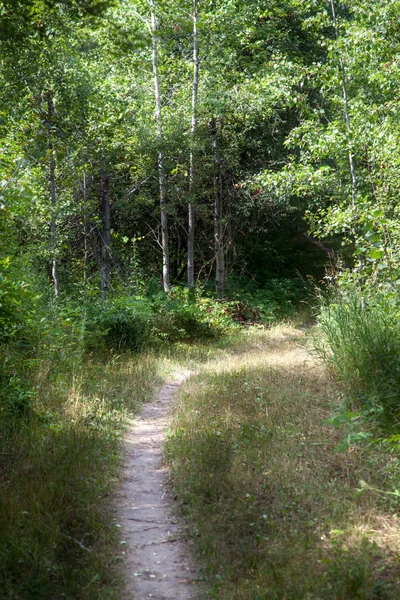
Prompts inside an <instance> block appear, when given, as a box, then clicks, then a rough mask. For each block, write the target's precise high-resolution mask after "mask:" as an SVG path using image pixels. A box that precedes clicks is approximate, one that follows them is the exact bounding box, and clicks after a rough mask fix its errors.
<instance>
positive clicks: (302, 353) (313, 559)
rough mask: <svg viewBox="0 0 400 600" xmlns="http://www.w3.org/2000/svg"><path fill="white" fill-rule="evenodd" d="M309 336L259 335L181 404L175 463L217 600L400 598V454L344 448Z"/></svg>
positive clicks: (329, 388)
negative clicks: (398, 488) (399, 480)
mask: <svg viewBox="0 0 400 600" xmlns="http://www.w3.org/2000/svg"><path fill="white" fill-rule="evenodd" d="M303 342H304V334H303V333H302V332H299V331H298V330H294V329H292V328H290V327H289V326H285V327H278V328H274V329H272V330H270V331H268V332H265V331H258V332H257V331H256V332H249V333H248V335H247V339H244V340H242V341H240V342H239V343H238V344H237V346H236V347H235V346H232V347H230V348H228V350H227V351H226V352H221V353H220V355H219V357H217V358H216V359H214V360H210V361H209V362H208V363H206V364H205V365H204V366H203V369H202V370H201V372H200V373H199V374H198V375H197V376H195V377H193V378H192V379H190V380H189V381H188V382H187V383H186V384H185V386H184V390H183V392H182V395H181V397H180V401H179V402H178V404H177V406H176V411H175V419H174V425H173V430H172V434H171V437H170V440H169V444H168V452H169V461H170V464H171V469H172V475H173V481H174V485H175V488H176V490H177V492H178V494H179V496H180V498H181V500H182V506H183V508H184V510H185V511H186V512H187V513H188V515H189V516H190V519H191V522H192V524H193V529H194V531H195V533H196V536H197V539H198V542H199V544H198V547H199V552H200V554H202V555H203V557H204V559H205V563H206V565H207V569H208V574H209V576H208V582H209V594H210V595H209V597H216V598H224V599H231V598H232V599H233V598H238V599H251V600H256V599H259V600H261V599H265V600H267V599H268V600H270V599H274V598H276V599H278V598H279V599H283V598H285V599H292V598H293V599H302V598H310V599H311V598H313V599H314V598H315V599H317V598H323V599H325V598H335V599H336V598H337V599H342V598H343V599H348V600H350V599H353V598H362V599H364V598H365V599H367V598H368V599H373V598H398V597H399V592H398V586H399V585H400V565H399V561H398V555H399V550H400V538H399V536H400V522H399V521H400V520H399V521H398V520H397V516H396V512H397V511H398V500H397V498H395V497H393V496H390V495H387V494H386V493H385V491H387V490H389V489H390V485H391V482H393V480H394V479H395V477H396V474H398V472H399V470H398V465H397V461H396V460H394V459H393V458H391V457H390V456H389V455H384V454H383V453H382V451H379V450H374V451H373V450H371V449H369V450H366V449H362V448H359V447H354V446H353V447H351V448H350V449H349V450H348V451H346V452H344V453H338V452H335V451H334V449H335V447H336V446H337V444H338V443H339V442H340V440H341V436H342V435H343V432H338V431H336V430H334V429H333V428H332V427H331V426H324V425H323V422H324V421H325V420H326V419H327V418H328V417H330V416H332V414H333V412H334V411H335V409H336V407H337V399H336V390H335V386H334V384H333V382H332V380H331V379H330V377H329V375H328V374H327V372H326V371H325V370H324V369H323V368H322V367H321V366H320V365H318V364H317V363H316V362H315V361H314V360H313V358H312V357H311V356H310V355H309V354H308V353H307V351H306V350H305V349H304V344H303ZM360 481H364V482H366V484H367V485H365V484H364V490H363V491H359V490H360V489H361V487H362V486H361V485H360ZM368 486H369V487H370V488H374V489H376V490H381V491H380V492H376V491H371V490H368V489H366V488H367V487H368Z"/></svg>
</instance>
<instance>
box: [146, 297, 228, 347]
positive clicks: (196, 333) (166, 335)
mask: <svg viewBox="0 0 400 600" xmlns="http://www.w3.org/2000/svg"><path fill="white" fill-rule="evenodd" d="M152 307H153V311H154V317H153V326H152V335H153V339H154V338H156V339H161V340H168V341H170V342H174V341H181V340H194V339H210V338H215V337H218V336H219V335H222V334H223V333H225V332H227V331H228V330H231V329H232V328H233V327H234V323H233V321H232V318H231V317H230V316H229V314H228V313H229V311H228V310H227V308H228V304H227V303H223V302H216V301H215V300H213V299H212V298H207V297H205V296H202V294H201V291H196V292H195V293H194V294H193V297H190V293H189V292H188V290H187V289H185V288H174V289H173V290H172V291H171V293H170V294H169V295H168V296H165V295H163V296H159V297H156V298H155V299H153V302H152Z"/></svg>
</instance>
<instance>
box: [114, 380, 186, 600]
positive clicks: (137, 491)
mask: <svg viewBox="0 0 400 600" xmlns="http://www.w3.org/2000/svg"><path fill="white" fill-rule="evenodd" d="M187 377H188V374H187V373H180V374H179V376H177V377H175V379H174V380H172V381H169V382H167V383H165V384H164V385H163V387H162V388H161V390H160V391H159V392H158V394H157V396H156V398H155V399H154V400H153V402H151V403H149V404H147V405H146V406H145V407H144V409H143V411H142V413H141V414H140V416H139V417H138V418H137V419H135V421H133V422H132V423H131V424H130V426H129V429H128V432H127V435H126V440H125V441H126V461H125V467H124V473H123V481H122V486H121V491H120V498H119V504H118V518H119V524H120V526H121V532H122V536H121V537H122V541H123V543H124V544H126V545H125V574H126V591H125V594H124V600H134V599H135V600H148V599H149V598H152V599H153V600H169V599H171V600H172V599H176V600H190V599H193V598H194V597H195V585H194V579H195V569H194V567H193V564H192V562H191V551H190V549H189V547H188V545H187V543H186V541H185V540H184V537H183V535H182V527H181V525H180V523H179V522H178V519H177V517H176V515H175V514H174V510H173V501H172V500H171V498H170V495H169V492H168V488H167V483H168V472H167V470H166V468H165V467H164V465H163V446H164V440H165V430H166V428H167V426H168V422H169V406H170V403H171V401H172V399H173V398H174V396H175V395H176V393H177V391H178V389H179V387H180V386H181V384H182V383H183V382H184V380H185V379H186V378H187Z"/></svg>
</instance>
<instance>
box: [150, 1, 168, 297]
mask: <svg viewBox="0 0 400 600" xmlns="http://www.w3.org/2000/svg"><path fill="white" fill-rule="evenodd" d="M149 5H150V9H151V38H152V49H153V53H152V57H153V73H154V95H155V104H156V111H155V114H156V122H157V137H158V180H159V188H160V210H161V246H162V255H163V287H164V291H165V292H169V290H170V282H169V249H168V215H167V189H166V178H165V167H164V150H163V143H164V136H163V124H162V110H161V93H160V76H159V70H158V23H157V17H156V12H155V10H156V7H155V3H154V0H149Z"/></svg>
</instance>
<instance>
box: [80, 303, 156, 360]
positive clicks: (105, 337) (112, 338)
mask: <svg viewBox="0 0 400 600" xmlns="http://www.w3.org/2000/svg"><path fill="white" fill-rule="evenodd" d="M152 320H153V314H152V310H151V307H150V306H149V303H148V302H146V301H145V300H142V299H138V298H129V297H122V298H118V299H117V300H108V301H106V302H101V303H100V302H99V303H96V304H93V305H92V306H90V307H89V308H88V312H87V316H86V321H85V325H84V338H85V341H84V343H85V348H86V349H88V350H92V349H95V348H99V347H100V348H107V349H111V350H133V351H137V350H139V349H140V348H141V347H142V346H143V345H144V344H145V343H146V342H147V341H148V339H149V336H150V331H151V323H152Z"/></svg>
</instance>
